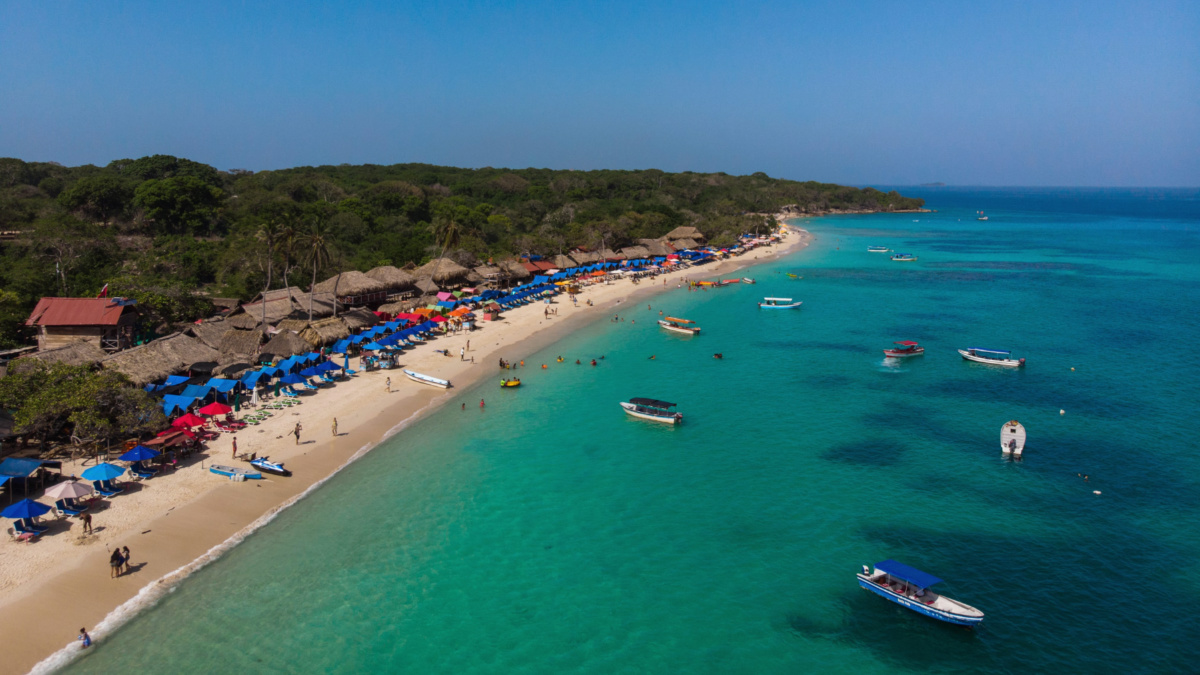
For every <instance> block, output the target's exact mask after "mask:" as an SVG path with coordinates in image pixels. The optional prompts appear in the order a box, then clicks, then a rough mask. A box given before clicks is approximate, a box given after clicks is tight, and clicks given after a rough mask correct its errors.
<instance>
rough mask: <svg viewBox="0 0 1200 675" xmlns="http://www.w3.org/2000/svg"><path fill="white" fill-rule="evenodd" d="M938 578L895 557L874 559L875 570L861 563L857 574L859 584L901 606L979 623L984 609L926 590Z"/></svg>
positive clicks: (937, 616)
mask: <svg viewBox="0 0 1200 675" xmlns="http://www.w3.org/2000/svg"><path fill="white" fill-rule="evenodd" d="M941 582H942V580H941V579H939V578H937V577H935V576H933V575H932V574H927V573H925V572H922V571H921V570H919V569H916V568H913V567H909V566H908V565H905V564H903V563H898V562H896V561H895V560H884V561H883V562H878V563H875V570H874V571H871V570H870V569H869V568H868V567H867V566H866V565H863V571H862V573H860V574H859V575H858V585H859V586H862V587H863V588H865V589H867V590H868V591H871V592H872V593H874V594H875V595H878V596H880V597H883V598H887V599H888V600H891V601H892V602H894V603H896V604H897V605H900V606H901V607H906V608H908V609H911V610H912V611H914V612H917V613H918V614H924V615H925V616H928V617H932V618H934V619H937V620H938V621H945V622H946V623H953V624H958V625H959V626H977V625H979V624H980V623H981V622H982V621H983V612H981V611H979V610H978V609H975V608H974V607H972V606H970V605H968V604H965V603H962V602H959V601H957V600H952V599H950V598H947V597H946V596H944V595H940V594H938V593H934V592H933V591H930V590H929V587H930V586H933V585H935V584H939V583H941Z"/></svg>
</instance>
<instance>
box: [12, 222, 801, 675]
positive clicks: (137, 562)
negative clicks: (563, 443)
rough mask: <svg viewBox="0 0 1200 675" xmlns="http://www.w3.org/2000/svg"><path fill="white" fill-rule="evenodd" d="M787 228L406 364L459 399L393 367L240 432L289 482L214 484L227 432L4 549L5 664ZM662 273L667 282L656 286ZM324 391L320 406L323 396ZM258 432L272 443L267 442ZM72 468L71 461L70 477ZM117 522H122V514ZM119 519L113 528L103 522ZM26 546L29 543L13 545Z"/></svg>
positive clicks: (729, 266)
mask: <svg viewBox="0 0 1200 675" xmlns="http://www.w3.org/2000/svg"><path fill="white" fill-rule="evenodd" d="M793 218H795V216H790V217H789V219H793ZM787 231H788V233H789V234H788V235H787V236H786V237H785V239H784V240H783V241H782V242H781V243H780V244H778V245H776V246H774V247H771V248H768V249H760V250H757V251H755V252H754V253H752V254H745V255H743V256H742V257H739V258H732V259H729V260H725V261H721V262H718V263H715V264H712V265H706V266H704V267H701V268H688V269H684V270H680V271H676V272H670V273H667V274H664V275H660V276H659V277H655V278H654V279H652V280H649V281H647V282H643V283H642V284H640V285H636V286H635V285H633V284H631V283H628V282H626V281H624V280H622V281H617V282H614V283H613V284H611V285H596V286H589V287H587V288H585V289H584V290H583V292H582V293H581V295H582V296H583V299H591V300H592V301H593V303H594V304H593V306H591V307H589V306H587V305H586V304H581V305H580V306H579V307H573V306H572V305H571V304H569V303H567V302H565V301H563V302H558V303H556V304H555V305H554V306H555V307H557V308H558V310H560V311H561V314H562V316H557V315H556V316H553V317H550V318H549V319H545V318H543V319H537V317H536V313H537V309H539V307H545V305H542V304H541V303H532V304H530V305H526V306H524V307H520V308H517V309H514V310H511V311H509V312H506V313H505V316H504V319H503V320H502V321H499V322H492V323H488V324H484V325H483V326H482V327H481V329H480V330H476V331H474V332H472V333H470V334H460V335H453V336H444V337H439V338H437V339H436V340H434V341H433V342H438V343H440V344H439V345H438V347H437V348H439V349H441V348H445V349H450V350H451V351H453V349H452V347H460V346H463V344H464V342H466V341H470V342H472V343H474V345H473V346H472V349H471V351H470V355H471V356H473V357H475V359H477V360H476V362H475V363H470V362H465V361H458V360H454V359H452V358H446V357H443V356H441V355H437V354H435V353H434V352H433V351H432V349H430V348H425V347H418V348H417V349H416V350H415V351H413V352H407V353H404V354H403V355H402V356H401V361H402V363H403V365H402V366H401V367H402V368H413V369H415V370H419V371H421V372H426V373H429V374H433V375H436V376H439V377H446V378H447V379H452V380H453V381H454V383H455V386H454V387H453V388H452V389H450V390H449V391H441V390H434V389H431V388H428V387H421V386H420V385H417V384H416V383H413V382H411V381H409V380H408V379H407V378H405V377H404V376H403V374H401V372H400V370H399V369H396V370H395V375H396V377H395V380H397V381H395V382H393V383H392V389H393V393H392V394H391V396H390V397H388V396H387V395H386V394H384V380H385V378H388V377H391V376H392V374H393V372H392V371H390V370H389V371H374V372H372V373H363V374H360V375H358V376H356V377H355V378H354V379H352V380H350V381H346V382H342V383H340V384H338V385H337V386H336V387H334V388H335V389H336V390H337V392H338V393H337V395H336V396H330V395H326V396H320V394H316V395H314V396H309V397H306V399H305V403H306V405H301V406H299V407H298V408H297V409H296V410H294V411H293V410H287V411H280V412H279V413H278V414H277V415H276V417H274V418H272V419H271V420H270V421H268V422H266V423H264V424H263V425H261V428H252V429H248V430H245V431H242V432H239V433H238V436H239V445H240V446H241V447H240V450H241V451H243V452H258V454H259V455H265V454H268V453H269V454H270V455H271V457H272V458H274V459H276V460H281V461H286V462H287V466H288V468H289V469H291V470H292V471H293V472H294V476H293V477H292V478H279V477H269V478H268V479H267V480H262V481H249V482H245V483H232V482H230V481H221V480H216V479H215V478H214V477H213V475H212V474H210V473H208V471H207V468H206V467H207V465H208V464H211V463H214V462H219V461H228V460H227V456H226V455H225V454H224V453H225V452H229V450H230V441H229V440H228V439H227V438H225V437H224V436H222V437H221V438H219V439H217V440H216V441H213V442H211V443H210V444H209V447H208V449H207V450H206V451H205V452H204V453H203V459H202V460H193V461H192V463H190V464H188V465H186V466H181V467H180V468H179V469H177V470H176V471H175V472H174V473H173V474H169V475H165V476H161V477H157V478H155V479H153V480H151V481H148V482H144V483H139V484H136V485H135V488H134V489H133V490H131V492H130V493H129V494H125V495H122V496H121V497H118V498H116V499H115V500H113V502H112V503H111V504H112V506H110V507H108V508H103V509H101V510H99V511H98V513H97V515H96V517H95V526H96V528H97V530H98V533H97V534H98V535H99V536H93V537H89V538H87V539H84V540H81V539H79V538H78V537H77V536H76V532H68V531H64V529H68V528H62V527H61V524H64V523H69V524H70V527H69V529H74V530H77V527H78V525H77V523H76V522H71V521H51V524H52V525H53V524H55V522H57V523H58V524H59V527H54V528H52V530H51V534H50V535H49V536H48V537H47V538H46V540H43V541H40V542H38V543H36V544H34V545H32V547H30V545H25V544H17V543H14V542H11V541H10V542H5V543H4V544H0V561H3V565H0V568H3V569H4V572H3V574H4V576H3V578H0V582H2V583H0V607H2V608H3V611H0V631H3V634H4V635H5V636H6V638H7V639H8V643H9V644H10V645H19V646H18V647H16V648H10V650H9V651H8V653H7V655H6V656H7V658H6V663H5V667H4V668H3V669H2V670H3V671H4V672H26V671H29V670H30V669H33V672H52V671H54V670H56V669H58V668H60V667H62V666H64V665H66V664H67V663H68V662H69V661H70V660H71V659H72V658H74V656H76V655H77V654H78V653H79V649H78V647H77V646H76V645H75V644H74V641H73V639H74V637H75V635H76V631H77V630H78V627H79V626H85V627H90V628H91V630H89V632H90V633H91V634H92V636H93V639H94V640H101V639H103V638H104V636H105V635H107V634H109V633H111V632H112V631H113V630H116V629H117V628H118V627H119V626H120V625H121V624H123V623H124V622H125V621H127V620H128V619H130V618H132V617H133V616H135V615H136V614H137V613H138V612H139V611H140V610H142V609H144V608H146V607H148V606H151V605H153V604H154V603H155V602H157V600H158V599H159V598H161V597H162V595H163V594H165V593H167V592H169V591H170V590H171V589H173V588H174V587H175V586H176V585H177V584H178V583H179V582H180V581H182V580H183V579H185V578H186V577H187V576H189V575H190V574H192V573H194V572H195V571H197V570H199V569H201V568H203V567H204V566H206V565H207V564H208V563H210V562H212V561H214V560H216V559H218V558H219V557H220V556H221V555H223V554H224V553H225V552H227V551H228V550H230V549H232V548H233V547H234V546H236V545H238V544H239V543H241V542H242V541H243V540H244V539H245V538H246V537H248V536H249V535H251V534H253V532H255V531H257V530H258V529H260V528H261V527H263V526H265V525H266V524H268V523H269V522H271V521H272V520H273V519H274V518H275V517H276V516H278V515H279V514H280V513H282V512H283V511H284V510H285V509H287V508H288V507H289V506H291V505H293V504H295V503H297V502H299V501H300V500H301V499H303V498H304V497H305V496H307V495H308V494H309V493H311V492H313V491H314V490H316V489H317V488H319V487H320V486H321V485H323V484H324V483H325V482H327V481H329V480H331V479H332V478H333V477H334V476H336V475H337V474H338V473H339V472H340V471H341V470H342V469H343V468H345V467H347V466H349V465H350V464H351V463H353V462H354V461H356V460H357V459H358V458H360V457H362V456H363V455H365V454H366V453H368V452H370V451H371V450H373V449H375V448H376V447H378V446H379V445H380V444H381V443H383V442H384V441H386V440H388V439H389V438H391V437H392V436H394V435H396V434H397V433H400V432H401V431H403V430H404V429H405V428H407V427H408V426H409V425H411V424H412V423H414V422H416V421H419V420H420V419H422V418H423V417H425V416H426V415H428V414H429V413H431V412H433V411H434V410H436V409H438V408H439V407H440V406H442V405H444V404H445V403H446V402H448V401H449V400H451V399H452V398H454V397H456V396H457V395H458V394H459V393H461V390H468V389H470V388H471V387H473V386H474V385H476V384H477V383H479V382H480V381H482V380H484V379H485V378H487V377H491V376H494V375H496V373H495V371H494V370H493V368H495V365H494V364H495V363H496V361H497V360H498V359H499V358H505V359H507V360H509V361H510V362H514V363H515V362H517V361H519V360H521V359H523V358H526V357H528V356H529V355H530V354H532V353H534V352H536V351H538V350H540V349H543V348H544V347H546V346H548V345H550V344H553V343H554V342H556V341H558V340H560V339H561V338H562V337H564V336H566V335H567V334H568V333H570V332H573V331H575V330H578V329H580V328H583V327H585V326H587V325H589V324H590V323H591V322H593V321H598V320H600V319H601V318H602V317H605V316H607V315H608V311H609V310H611V309H612V308H613V307H617V306H620V305H621V304H622V303H629V302H630V301H632V300H634V299H640V298H644V297H647V296H651V295H656V294H658V293H660V292H663V291H668V290H676V287H675V286H674V285H673V283H674V282H676V281H678V280H682V279H683V278H685V277H691V278H697V277H703V278H708V277H714V276H719V275H722V274H728V273H730V272H732V271H735V270H740V269H743V268H746V267H751V266H754V265H758V264H762V263H766V262H771V261H774V260H777V259H779V258H781V257H782V256H784V255H787V254H790V253H793V252H796V251H798V250H802V249H803V248H805V247H807V246H808V245H809V244H810V243H811V241H812V240H813V236H812V235H811V234H810V233H808V232H807V231H805V230H803V229H801V228H798V227H794V226H790V225H789V226H787ZM764 254H765V255H764ZM660 279H666V280H667V282H668V283H667V284H665V285H663V284H656V283H654V282H658V281H659V280H660ZM631 304H633V303H631ZM374 387H378V388H374ZM317 397H319V398H320V400H315V399H316V398H317ZM389 399H390V400H389ZM331 417H335V418H337V419H338V422H339V430H343V429H344V430H346V431H344V432H341V433H339V434H338V435H337V436H335V437H329V436H324V433H329V432H325V431H324V430H325V429H326V428H328V427H327V426H326V425H327V424H328V422H329V420H330V418H331ZM296 418H299V419H300V420H302V422H303V424H304V425H305V430H304V436H306V437H310V436H314V435H315V436H316V437H317V438H320V439H321V440H304V441H303V443H302V444H297V445H293V444H287V443H286V440H287V436H286V435H285V434H286V431H287V430H288V429H290V427H291V425H292V423H294V422H295V421H296ZM259 434H262V435H263V437H262V438H257V436H258V435H259ZM76 469H77V467H74V466H71V467H64V473H67V472H72V471H76ZM164 483H166V485H164ZM172 488H175V489H174V490H172ZM117 511H121V512H122V513H120V514H118V513H115V512H117ZM118 515H123V516H125V518H124V519H123V520H122V519H120V518H117V517H115V516H118ZM139 515H140V516H141V517H138V516H139ZM110 516H113V518H112V521H111V522H112V523H113V524H112V525H107V526H106V522H107V521H108V520H109V519H110ZM80 542H82V543H80ZM99 543H105V546H104V548H103V549H101V548H100V547H99V546H97V545H96V544H99ZM121 545H127V546H129V547H130V549H131V553H132V556H131V557H132V560H133V561H134V562H133V565H132V568H133V569H132V571H131V572H130V573H127V574H125V575H123V576H121V577H118V578H117V579H110V580H107V581H106V580H105V578H104V577H103V572H104V570H106V569H107V568H108V565H107V557H108V551H109V550H111V548H110V546H121ZM20 546H25V547H26V548H24V549H18V548H16V547H20ZM38 547H40V548H38ZM22 562H23V563H25V564H24V565H23V566H21V565H18V566H16V567H17V568H18V569H15V570H14V569H13V568H14V563H22Z"/></svg>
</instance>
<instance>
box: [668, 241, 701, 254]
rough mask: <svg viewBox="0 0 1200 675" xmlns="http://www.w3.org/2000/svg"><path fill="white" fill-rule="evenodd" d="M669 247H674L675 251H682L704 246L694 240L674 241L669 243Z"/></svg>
mask: <svg viewBox="0 0 1200 675" xmlns="http://www.w3.org/2000/svg"><path fill="white" fill-rule="evenodd" d="M671 245H672V246H674V247H675V250H677V251H682V250H683V249H685V248H700V247H701V246H703V245H704V244H701V243H700V242H698V241H696V240H694V239H676V240H675V241H673V242H671Z"/></svg>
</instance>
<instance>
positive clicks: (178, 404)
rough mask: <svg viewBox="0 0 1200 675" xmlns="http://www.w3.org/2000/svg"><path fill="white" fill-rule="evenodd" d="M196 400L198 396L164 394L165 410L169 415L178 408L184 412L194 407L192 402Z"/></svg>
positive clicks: (163, 403) (163, 404)
mask: <svg viewBox="0 0 1200 675" xmlns="http://www.w3.org/2000/svg"><path fill="white" fill-rule="evenodd" d="M195 402H196V398H195V397H194V396H180V395H178V394H167V395H166V396H163V402H162V406H163V412H164V413H165V414H167V415H170V414H171V413H172V412H174V411H175V410H176V409H178V410H179V411H180V412H183V411H184V410H187V409H188V408H190V407H192V404H193V403H195Z"/></svg>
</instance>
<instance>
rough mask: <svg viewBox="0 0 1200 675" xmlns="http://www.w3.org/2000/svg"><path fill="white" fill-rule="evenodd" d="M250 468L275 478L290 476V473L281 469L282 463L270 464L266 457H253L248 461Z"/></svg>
mask: <svg viewBox="0 0 1200 675" xmlns="http://www.w3.org/2000/svg"><path fill="white" fill-rule="evenodd" d="M250 466H252V467H254V468H256V469H258V470H259V471H261V472H263V473H269V474H272V475H275V476H283V477H285V478H286V477H288V476H291V475H292V472H291V471H288V470H287V469H285V468H283V462H272V461H271V460H270V458H268V457H255V458H254V459H252V460H250Z"/></svg>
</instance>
